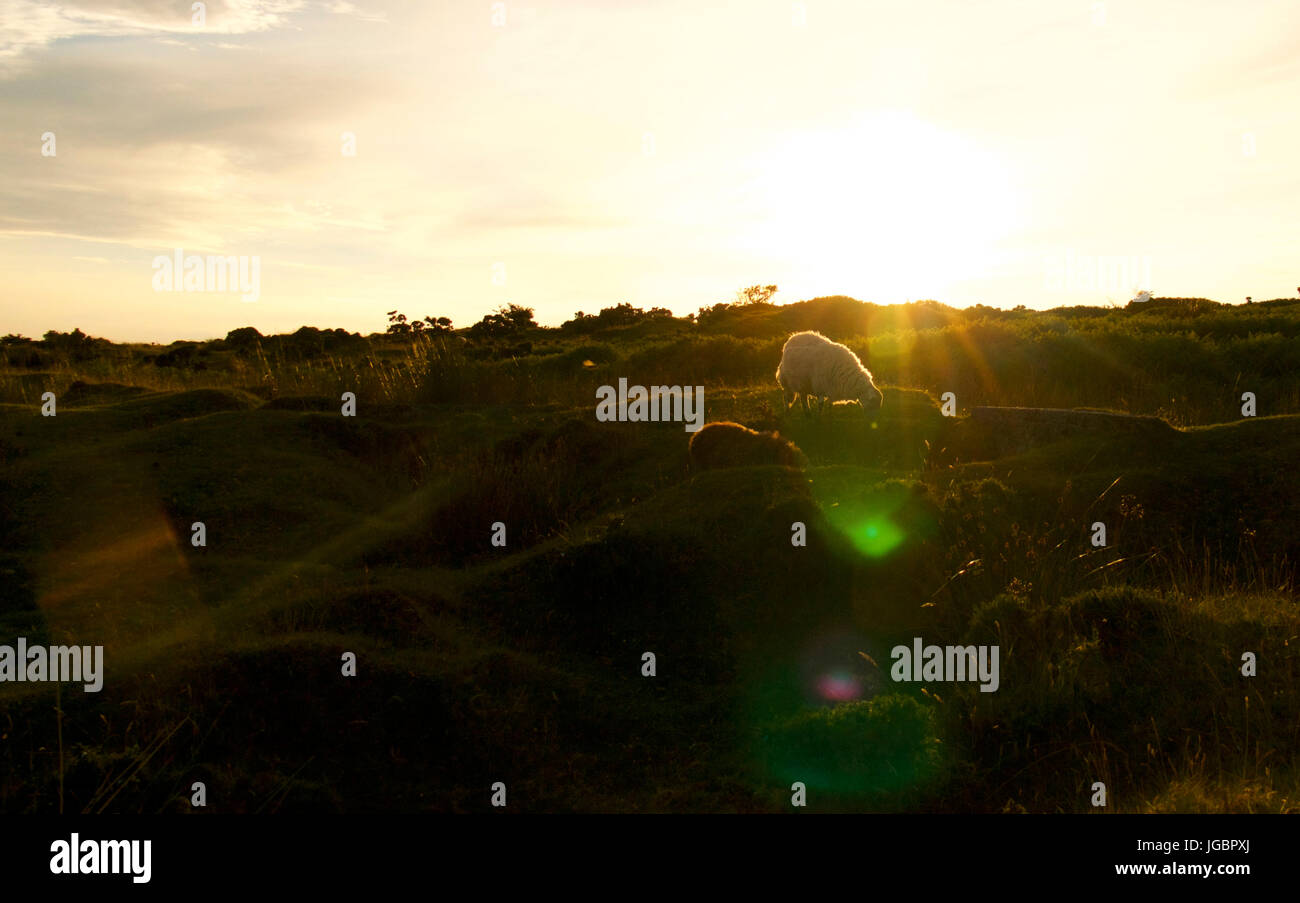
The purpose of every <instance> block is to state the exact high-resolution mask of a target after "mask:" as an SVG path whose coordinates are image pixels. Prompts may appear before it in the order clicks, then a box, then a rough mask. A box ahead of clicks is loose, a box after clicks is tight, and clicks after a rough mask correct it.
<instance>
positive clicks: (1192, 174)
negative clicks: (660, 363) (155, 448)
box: [0, 0, 1300, 342]
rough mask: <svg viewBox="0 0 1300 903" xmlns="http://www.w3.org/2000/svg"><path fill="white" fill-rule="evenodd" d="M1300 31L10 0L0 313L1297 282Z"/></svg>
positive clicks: (104, 329) (971, 9)
mask: <svg viewBox="0 0 1300 903" xmlns="http://www.w3.org/2000/svg"><path fill="white" fill-rule="evenodd" d="M196 8H197V9H196ZM1297 34H1300V3H1296V2H1294V0H1279V2H1273V0H1249V2H1241V0H1232V2H1209V0H1168V2H1165V0H1143V2H1139V0H1103V2H1094V0H1078V2H1076V0H1053V2H1042V0H981V2H978V3H975V2H970V0H956V2H928V0H909V2H904V3H900V2H892V0H891V2H876V0H848V2H833V0H807V2H802V3H798V2H794V3H792V2H789V0H781V2H776V0H745V2H709V3H700V2H699V0H680V2H679V0H640V2H637V0H627V2H609V0H607V2H595V0H551V2H540V0H539V2H532V3H526V2H519V3H516V2H513V0H507V2H505V3H493V2H490V0H456V2H413V0H392V2H387V0H355V2H305V0H211V2H208V3H206V4H205V5H203V4H191V3H189V2H184V0H68V2H63V3H60V4H58V5H54V4H50V3H37V2H30V0H0V160H2V161H3V175H4V178H3V179H2V180H0V269H2V270H3V272H4V273H5V275H6V278H5V280H4V285H3V288H2V289H0V334H4V333H11V332H16V333H20V334H24V335H29V336H39V335H41V334H43V333H44V332H45V331H47V330H50V329H56V330H59V331H67V330H70V329H73V328H74V327H75V328H80V329H82V330H83V331H85V332H87V333H89V334H91V335H96V336H103V337H105V338H109V339H112V340H114V341H153V342H170V341H172V340H175V339H207V338H213V337H221V336H224V335H225V334H226V333H227V332H229V331H230V330H232V329H235V328H238V327H242V326H255V327H257V328H258V329H259V330H261V331H262V332H263V333H272V332H284V331H291V330H294V329H297V328H298V327H300V326H303V325H311V326H317V327H321V328H330V327H343V328H345V329H347V330H349V331H359V332H362V333H369V332H375V331H383V329H384V328H385V327H386V325H387V318H386V312H387V311H390V310H394V309H396V310H400V311H402V312H404V313H406V314H407V315H409V316H411V317H413V318H416V317H424V316H435V317H438V316H447V317H450V318H451V319H452V320H453V322H454V323H455V325H456V326H468V325H470V324H472V323H473V322H475V321H477V320H478V319H480V318H481V317H482V316H483V315H484V314H486V313H489V312H490V311H492V310H494V309H496V308H498V307H500V306H501V305H504V304H508V303H513V304H520V305H523V306H526V307H531V308H533V309H534V310H535V312H536V318H537V320H538V322H540V323H542V324H545V325H557V324H559V323H561V322H563V321H564V320H567V319H570V318H571V317H572V316H573V314H574V312H576V311H580V310H581V311H585V312H587V313H593V312H596V311H599V310H600V309H601V308H602V307H609V306H612V305H614V304H617V303H620V302H625V301H626V302H630V303H632V304H634V305H636V306H639V307H647V308H648V307H654V306H657V307H666V308H669V309H670V310H672V311H673V312H674V313H676V314H679V315H684V314H687V313H691V312H694V311H696V310H697V309H698V308H700V307H702V306H705V305H710V304H714V303H717V302H719V301H728V300H732V299H733V298H734V295H735V292H736V290H737V289H739V288H742V287H744V286H747V285H752V284H755V283H759V284H776V285H778V286H779V289H780V290H779V292H778V294H777V295H776V298H775V300H776V301H777V302H778V303H780V302H792V301H797V300H802V299H805V298H812V297H817V296H821V295H833V294H843V295H851V296H853V297H856V298H860V299H862V300H865V301H873V302H877V303H882V304H887V303H895V302H902V301H907V300H916V299H920V298H933V299H936V300H939V301H942V302H944V303H947V304H951V305H954V306H966V305H970V304H976V303H983V304H988V305H992V306H996V307H1004V308H1009V307H1013V306H1016V305H1021V304H1023V305H1026V306H1028V307H1031V308H1050V307H1056V306H1061V305H1072V304H1089V305H1106V304H1123V303H1125V302H1126V301H1128V300H1129V299H1130V298H1132V297H1133V296H1134V295H1135V294H1136V293H1137V292H1138V291H1140V290H1144V289H1146V290H1151V291H1153V292H1154V293H1155V294H1156V295H1157V296H1195V297H1209V298H1214V299H1216V300H1220V301H1230V302H1234V303H1236V302H1241V301H1243V300H1244V299H1245V297H1246V296H1248V295H1250V296H1253V297H1254V298H1256V299H1264V298H1274V297H1290V296H1293V293H1294V292H1296V290H1297V285H1300V261H1297V260H1296V253H1297V248H1298V247H1300V245H1298V243H1297V239H1298V238H1300V203H1298V202H1300V167H1297V166H1296V165H1295V159H1296V156H1295V152H1296V151H1295V149H1296V148H1297V147H1300V115H1298V114H1297V110H1298V109H1300V108H1298V107H1297V102H1296V98H1300V54H1297V53H1296V52H1295V46H1294V45H1295V37H1296V35H1297ZM177 255H179V256H180V258H181V261H182V268H181V273H176V274H175V275H176V277H177V278H176V279H175V280H174V281H173V282H172V283H171V284H170V290H167V289H168V288H169V283H168V282H167V278H168V276H170V275H172V274H171V273H170V272H169V270H170V269H172V268H173V261H175V260H176V257H177ZM195 256H197V258H198V259H197V260H195V261H194V262H193V264H189V265H198V266H204V265H206V263H207V258H208V257H211V258H212V262H213V263H216V262H219V258H220V259H221V260H224V259H226V258H229V257H234V258H237V261H238V262H239V263H240V264H241V265H242V266H243V267H244V275H245V276H246V277H247V278H248V279H250V280H252V281H251V282H248V283H246V284H245V286H243V287H241V288H251V289H255V290H252V291H239V290H237V289H235V287H234V286H231V285H227V286H225V287H224V290H219V289H218V287H217V286H216V284H215V283H212V284H208V283H204V282H203V280H202V279H201V278H200V279H199V280H198V281H195V282H189V283H188V284H187V281H186V280H185V279H184V278H182V274H183V273H184V271H185V269H186V266H187V264H186V262H185V260H186V258H190V257H195ZM164 261H166V262H165V263H164ZM191 275H195V274H193V273H191ZM197 275H199V276H200V277H201V276H202V275H203V273H202V272H200V273H198V274H197ZM208 289H214V290H208Z"/></svg>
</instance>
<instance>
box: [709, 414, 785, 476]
mask: <svg viewBox="0 0 1300 903" xmlns="http://www.w3.org/2000/svg"><path fill="white" fill-rule="evenodd" d="M690 454H691V469H693V470H709V469H712V468H718V467H749V466H753V465H762V464H780V465H782V466H784V467H804V466H806V465H807V463H808V459H807V458H805V457H804V454H803V452H802V451H800V450H799V447H798V446H797V445H795V444H794V443H793V442H790V441H789V440H787V439H782V438H781V435H780V434H779V433H775V432H769V433H760V432H758V431H757V430H751V429H750V428H749V427H746V426H741V425H740V424H739V423H730V422H725V421H724V422H717V423H710V424H708V425H706V426H705V427H704V429H702V430H700V431H699V432H698V433H696V434H695V435H694V436H692V437H691V444H690Z"/></svg>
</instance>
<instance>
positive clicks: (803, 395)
mask: <svg viewBox="0 0 1300 903" xmlns="http://www.w3.org/2000/svg"><path fill="white" fill-rule="evenodd" d="M799 399H800V400H801V401H802V402H803V412H804V416H805V417H806V416H809V415H811V414H812V411H811V410H809V408H808V393H807V392H800V393H799Z"/></svg>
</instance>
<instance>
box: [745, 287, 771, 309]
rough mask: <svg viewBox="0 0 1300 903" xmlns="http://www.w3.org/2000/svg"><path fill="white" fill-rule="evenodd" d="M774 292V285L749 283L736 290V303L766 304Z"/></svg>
mask: <svg viewBox="0 0 1300 903" xmlns="http://www.w3.org/2000/svg"><path fill="white" fill-rule="evenodd" d="M775 294H776V286H775V285H751V286H750V287H749V288H742V289H741V290H740V291H738V292H736V303H737V304H738V305H748V304H767V303H769V302H770V301H771V300H772V296H773V295H775Z"/></svg>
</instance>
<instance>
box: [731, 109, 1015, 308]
mask: <svg viewBox="0 0 1300 903" xmlns="http://www.w3.org/2000/svg"><path fill="white" fill-rule="evenodd" d="M751 165H752V176H751V180H750V182H749V183H748V186H747V197H746V205H745V206H746V208H747V210H746V214H747V217H748V218H749V222H750V224H751V228H750V229H748V230H746V242H747V243H748V244H749V247H750V249H751V250H753V251H756V252H759V253H761V254H763V255H764V256H768V257H771V258H774V259H777V260H781V261H782V262H784V263H785V264H786V265H787V269H786V272H788V273H791V274H794V281H796V282H798V283H800V284H807V285H808V286H809V287H810V291H808V292H806V293H801V294H808V295H811V294H815V293H818V289H819V288H821V287H823V286H824V287H825V293H828V294H830V293H834V294H850V295H853V296H855V297H861V298H869V299H871V300H876V301H880V302H885V303H887V302H892V301H901V300H904V299H905V298H918V297H946V296H948V295H950V294H951V287H952V285H953V283H955V282H957V281H958V280H961V279H966V278H972V277H979V276H983V275H986V274H988V273H989V272H990V269H991V267H992V265H993V264H994V263H995V260H996V256H997V247H996V246H997V243H998V241H999V239H1001V238H1003V237H1004V236H1006V235H1007V234H1009V233H1010V231H1011V230H1012V229H1013V228H1014V226H1015V224H1016V222H1017V220H1018V217H1019V215H1020V212H1021V211H1020V204H1019V198H1018V194H1017V191H1016V185H1015V180H1014V179H1013V177H1012V174H1011V172H1010V170H1009V169H1008V167H1006V166H1005V165H1004V164H1003V163H1002V161H1001V160H1000V159H999V158H998V156H997V155H996V154H995V153H993V152H990V151H989V150H987V149H985V148H982V147H981V146H980V145H979V144H978V143H977V142H976V141H974V140H971V139H970V138H967V137H965V136H963V135H960V134H957V133H954V132H949V131H945V130H943V129H940V128H938V127H936V126H934V125H932V124H930V123H928V122H925V121H923V120H920V119H917V118H916V117H914V116H911V115H910V114H905V113H879V114H874V115H871V116H865V117H862V118H861V119H860V120H859V121H857V122H855V123H853V124H851V125H849V126H846V127H843V128H840V129H833V130H823V131H810V132H803V133H800V134H797V135H795V136H792V137H790V138H788V139H786V140H784V141H782V142H781V143H780V144H779V145H778V146H776V147H774V148H771V149H769V150H768V151H766V152H764V153H761V154H759V155H757V156H755V157H754V158H753V159H752V161H751Z"/></svg>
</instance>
